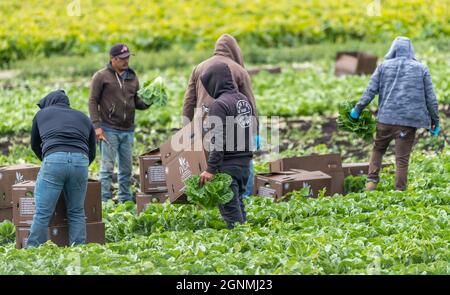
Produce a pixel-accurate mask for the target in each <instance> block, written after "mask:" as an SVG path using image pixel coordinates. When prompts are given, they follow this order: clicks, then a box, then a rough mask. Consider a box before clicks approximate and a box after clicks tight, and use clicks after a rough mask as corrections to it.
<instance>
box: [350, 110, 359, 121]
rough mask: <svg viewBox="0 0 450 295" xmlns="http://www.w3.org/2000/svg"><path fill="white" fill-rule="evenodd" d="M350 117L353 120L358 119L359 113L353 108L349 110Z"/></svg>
mask: <svg viewBox="0 0 450 295" xmlns="http://www.w3.org/2000/svg"><path fill="white" fill-rule="evenodd" d="M350 117H351V118H352V119H355V120H358V119H359V113H358V111H357V110H356V109H355V108H353V109H352V110H351V111H350Z"/></svg>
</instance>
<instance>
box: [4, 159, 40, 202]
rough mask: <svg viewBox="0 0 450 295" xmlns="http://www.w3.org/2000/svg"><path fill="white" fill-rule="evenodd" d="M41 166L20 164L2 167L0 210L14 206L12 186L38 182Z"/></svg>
mask: <svg viewBox="0 0 450 295" xmlns="http://www.w3.org/2000/svg"><path fill="white" fill-rule="evenodd" d="M39 168H40V167H39V166H37V165H33V164H20V165H11V166H1V167H0V208H9V207H11V206H12V203H11V202H12V186H13V185H14V184H17V183H21V182H23V181H27V180H36V178H37V175H38V173H39Z"/></svg>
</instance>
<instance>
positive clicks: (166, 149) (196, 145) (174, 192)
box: [160, 122, 208, 203]
mask: <svg viewBox="0 0 450 295" xmlns="http://www.w3.org/2000/svg"><path fill="white" fill-rule="evenodd" d="M204 136H205V131H204V130H203V128H202V127H201V126H200V125H198V126H197V125H196V124H194V122H191V123H190V124H188V125H186V126H185V127H183V128H182V129H181V130H179V131H178V132H177V133H176V134H175V135H174V136H173V137H172V139H173V140H172V139H169V140H168V141H166V142H165V143H164V144H163V145H161V147H160V150H161V161H162V163H163V165H164V166H165V173H166V184H167V190H168V193H169V199H170V202H171V203H186V202H187V200H186V195H185V194H184V189H185V185H184V181H185V180H186V179H188V178H189V177H191V176H192V175H199V174H200V173H201V172H203V171H204V170H206V168H207V157H208V153H207V152H206V150H205V145H204V142H208V141H207V139H205V141H204Z"/></svg>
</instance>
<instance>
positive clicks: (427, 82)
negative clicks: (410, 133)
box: [423, 66, 439, 129]
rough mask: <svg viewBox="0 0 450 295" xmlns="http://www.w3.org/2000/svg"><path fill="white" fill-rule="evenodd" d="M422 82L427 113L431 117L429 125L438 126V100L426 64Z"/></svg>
mask: <svg viewBox="0 0 450 295" xmlns="http://www.w3.org/2000/svg"><path fill="white" fill-rule="evenodd" d="M423 83H424V86H425V102H426V105H427V110H428V113H429V114H430V117H431V125H432V127H437V126H439V110H438V102H437V99H436V95H435V93H434V87H433V82H432V81H431V75H430V71H429V70H428V67H426V66H425V69H424V75H423ZM433 129H434V128H433Z"/></svg>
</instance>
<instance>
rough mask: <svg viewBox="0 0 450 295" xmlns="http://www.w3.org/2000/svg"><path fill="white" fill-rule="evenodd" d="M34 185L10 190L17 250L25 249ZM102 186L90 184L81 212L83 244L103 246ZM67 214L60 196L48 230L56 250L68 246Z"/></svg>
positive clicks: (28, 232)
mask: <svg viewBox="0 0 450 295" xmlns="http://www.w3.org/2000/svg"><path fill="white" fill-rule="evenodd" d="M34 188H35V182H34V181H25V182H22V183H18V184H15V185H13V186H12V204H13V221H14V224H15V225H16V247H17V248H18V249H21V248H25V247H26V245H27V240H28V236H29V234H30V228H31V224H32V222H33V215H34V213H35V210H36V206H35V198H34V195H33V194H34ZM100 190H101V185H100V183H99V182H97V181H93V180H89V182H88V185H87V192H86V199H85V203H84V210H85V215H86V243H99V244H104V243H105V224H104V223H103V222H102V202H101V193H100ZM68 230H69V228H68V220H67V211H66V205H65V200H64V194H63V193H61V196H60V197H59V200H58V203H57V205H56V208H55V212H54V213H53V216H52V218H51V220H50V224H49V227H48V233H49V239H50V240H52V241H53V242H54V243H55V244H56V245H58V246H68V245H69V232H68Z"/></svg>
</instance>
